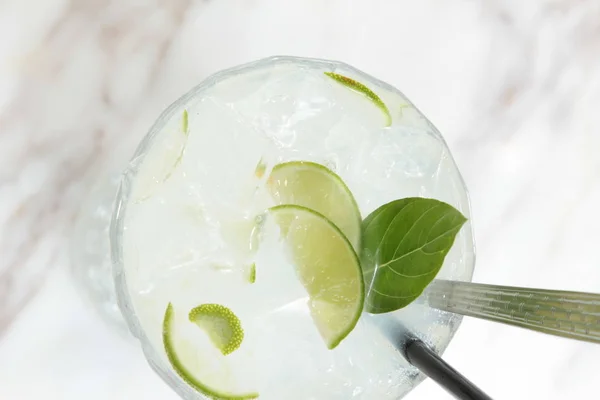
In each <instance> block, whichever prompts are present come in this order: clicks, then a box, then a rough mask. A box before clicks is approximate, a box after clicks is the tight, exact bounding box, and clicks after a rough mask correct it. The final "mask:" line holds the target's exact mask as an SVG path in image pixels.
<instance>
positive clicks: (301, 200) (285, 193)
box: [267, 161, 361, 251]
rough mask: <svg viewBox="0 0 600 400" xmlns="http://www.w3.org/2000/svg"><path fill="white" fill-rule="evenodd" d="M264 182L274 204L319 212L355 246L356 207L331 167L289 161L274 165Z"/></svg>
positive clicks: (357, 236)
mask: <svg viewBox="0 0 600 400" xmlns="http://www.w3.org/2000/svg"><path fill="white" fill-rule="evenodd" d="M267 182H268V183H267V185H268V187H269V191H270V192H271V196H272V197H273V199H274V201H275V202H276V203H277V204H295V205H299V206H303V207H307V208H310V209H312V210H315V211H316V212H318V213H320V214H323V215H324V216H325V217H326V218H327V219H329V220H330V221H331V222H333V223H334V224H335V225H336V226H337V227H338V228H340V230H341V231H342V233H343V234H344V235H346V237H347V238H348V240H349V241H350V243H351V244H352V247H354V250H355V251H358V250H359V246H360V224H361V217H360V211H359V210H358V205H357V204H356V201H355V200H354V197H353V196H352V193H351V192H350V189H348V187H347V186H346V184H345V183H344V181H342V178H340V177H339V176H338V175H336V174H335V173H334V172H333V171H331V170H329V169H328V168H326V167H325V166H323V165H321V164H317V163H313V162H309V161H291V162H286V163H283V164H278V165H276V166H275V167H274V168H273V171H272V172H271V175H270V176H269V179H268V181H267Z"/></svg>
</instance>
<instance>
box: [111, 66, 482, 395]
mask: <svg viewBox="0 0 600 400" xmlns="http://www.w3.org/2000/svg"><path fill="white" fill-rule="evenodd" d="M415 198H424V199H435V200H436V201H438V202H443V204H445V205H449V206H452V207H453V208H454V209H456V210H458V211H459V212H460V213H461V214H462V215H464V217H465V218H468V217H469V214H470V211H469V201H468V196H467V193H466V190H465V186H464V183H463V181H462V178H461V176H460V173H459V171H458V169H457V167H456V165H455V163H454V161H453V159H452V156H451V154H450V151H449V150H448V147H447V146H446V144H445V142H444V140H443V138H442V137H441V135H440V133H439V132H438V131H437V130H436V129H435V127H434V126H433V125H432V124H431V123H430V122H429V121H428V120H427V119H426V118H425V117H424V116H423V115H422V114H421V113H420V112H419V111H418V110H417V109H416V108H415V106H414V105H413V104H412V103H410V101H408V99H407V98H406V97H405V96H404V95H403V94H402V93H400V92H399V91H398V90H397V89H395V88H393V87H392V86H390V85H388V84H386V83H384V82H381V81H379V80H377V79H375V78H373V77H371V76H369V75H367V74H365V73H363V72H361V71H359V70H357V69H355V68H353V67H350V66H348V65H346V64H343V63H339V62H333V61H324V60H313V59H304V58H294V57H272V58H268V59H264V60H260V61H257V62H254V63H251V64H247V65H243V66H241V67H236V68H233V69H230V70H227V71H223V72H220V73H217V74H216V75H214V76H212V77H210V78H209V79H207V80H206V81H204V82H203V83H201V84H200V85H199V86H197V87H195V88H193V89H192V90H191V91H190V92H189V93H187V94H186V95H184V96H183V97H181V98H180V99H179V100H177V101H176V102H175V103H174V104H173V105H171V106H170V107H169V108H168V109H167V110H166V111H165V112H164V113H163V114H162V115H161V116H160V118H159V119H158V121H157V122H156V123H155V125H154V126H153V127H152V129H151V131H150V133H149V134H148V135H147V137H146V138H145V139H144V141H143V142H142V144H141V145H140V146H139V148H138V150H137V152H136V154H135V156H134V157H133V159H132V160H131V162H130V165H129V166H128V168H127V169H126V171H125V172H124V174H123V180H122V184H121V189H120V192H119V195H118V198H117V206H116V208H115V213H114V216H113V222H112V226H111V240H112V243H111V244H112V257H113V263H114V276H115V282H116V288H117V295H118V301H119V306H120V308H121V312H122V313H123V315H124V317H125V319H126V321H127V323H128V325H129V328H130V330H131V331H132V333H133V334H134V335H135V336H136V337H137V338H139V340H140V341H141V343H142V347H143V349H144V352H145V355H146V357H147V358H148V360H149V362H150V364H151V365H152V367H153V368H154V369H155V370H156V371H157V373H158V374H159V375H160V376H161V377H162V378H163V379H164V380H165V381H166V382H167V383H168V384H169V385H170V386H171V387H172V388H173V389H174V390H175V391H176V392H177V393H178V394H179V395H180V396H181V397H182V398H185V399H202V398H215V399H251V398H260V399H289V400H293V399H302V400H306V399H344V400H345V399H382V400H383V399H398V398H400V397H402V396H404V395H405V394H406V393H408V392H409V391H410V390H411V389H412V388H413V387H415V386H416V384H418V382H420V381H421V380H422V379H423V376H422V375H421V374H420V373H419V372H418V370H416V369H415V368H414V367H413V366H411V365H410V364H408V363H407V361H406V360H405V359H404V357H403V356H402V354H401V353H400V352H399V351H398V350H397V348H396V346H397V345H396V343H394V341H393V340H392V339H391V338H393V335H394V332H393V329H394V323H395V322H400V323H402V324H403V326H405V327H406V328H408V329H409V330H410V331H412V332H413V333H414V334H415V335H416V336H418V337H419V338H420V339H422V340H423V341H425V342H426V343H427V344H428V345H430V346H431V347H432V348H433V349H435V351H436V352H438V353H442V352H443V351H444V350H445V348H446V347H447V345H448V343H449V342H450V340H451V338H452V336H453V334H454V333H455V332H456V330H457V328H458V326H459V324H460V321H461V317H460V316H458V315H455V314H452V313H447V312H443V311H439V310H435V309H432V308H429V307H428V306H427V305H426V304H425V303H424V302H423V301H421V299H420V298H419V297H418V293H419V292H418V291H416V292H415V293H416V294H415V296H414V298H410V302H407V303H410V304H408V305H405V306H404V305H403V306H402V307H401V308H399V309H397V310H394V309H385V310H384V309H382V308H378V307H379V306H380V305H381V304H380V302H379V300H377V299H379V298H384V297H400V296H395V295H394V294H390V293H389V292H381V290H379V291H378V288H379V286H377V284H374V282H376V279H374V278H373V276H377V273H378V272H379V269H380V270H381V271H384V270H385V268H386V266H388V265H387V263H380V264H375V267H374V268H370V267H368V266H366V265H365V261H364V259H365V258H364V257H365V254H364V252H365V250H364V247H365V243H366V242H368V239H369V238H365V236H364V235H365V233H364V232H365V223H364V222H363V221H367V219H366V218H367V216H369V215H370V214H372V212H373V211H375V210H378V208H379V207H381V206H383V205H386V204H388V203H390V202H393V201H395V200H398V199H415ZM406 204H408V205H407V207H409V206H410V204H409V202H408V203H406ZM436 204H437V203H436ZM436 207H437V206H436ZM371 220H374V218H372V219H371ZM463 223H464V225H463ZM415 224H416V222H415ZM371 226H373V225H371ZM409 228H410V227H409ZM406 232H408V233H407V235H409V234H414V232H411V231H410V229H408V228H407V230H406ZM452 240H453V242H451V243H450V244H451V247H450V246H448V251H446V252H443V254H442V253H440V254H441V255H440V257H441V258H440V259H439V262H440V265H439V266H440V267H441V269H439V272H438V270H437V269H435V271H433V272H432V273H431V276H430V277H429V278H430V279H433V277H434V276H437V277H438V278H444V279H452V280H470V279H471V276H472V272H473V266H474V248H473V239H472V232H471V226H470V224H469V222H468V220H467V221H466V222H464V221H462V222H461V224H460V225H457V229H456V231H455V232H453V236H452ZM398 242H399V243H400V242H401V241H398ZM417 250H418V251H419V252H423V254H424V255H427V256H429V255H430V253H431V254H433V252H430V253H428V252H427V247H423V246H420V247H419V248H417V249H416V250H415V251H417ZM409 253H412V251H411V252H409ZM409 256H410V254H408V255H407V257H409ZM398 258H400V257H396V258H395V259H394V261H396V260H397V259H398ZM438 258H439V257H438ZM442 261H443V263H442ZM390 265H391V264H390ZM373 269H375V270H373ZM369 271H370V272H369ZM387 272H389V270H388V271H387ZM382 273H383V272H382ZM391 273H394V274H400V275H402V274H401V273H400V272H398V270H395V271H392V272H391ZM427 274H430V272H426V273H423V274H418V275H427ZM429 278H428V279H429ZM380 292H381V293H380ZM377 293H379V294H377ZM370 299H371V300H370ZM413 300H414V301H413ZM380 312H381V313H380Z"/></svg>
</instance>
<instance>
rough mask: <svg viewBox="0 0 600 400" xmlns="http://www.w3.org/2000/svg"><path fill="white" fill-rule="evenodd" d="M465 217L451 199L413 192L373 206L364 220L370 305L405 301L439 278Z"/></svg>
mask: <svg viewBox="0 0 600 400" xmlns="http://www.w3.org/2000/svg"><path fill="white" fill-rule="evenodd" d="M466 221H467V219H466V218H465V217H464V215H462V214H461V213H460V212H459V211H458V210H457V209H455V208H454V207H452V206H451V205H449V204H446V203H443V202H441V201H438V200H435V199H426V198H421V197H411V198H406V199H400V200H394V201H392V202H390V203H387V204H384V205H383V206H381V207H379V208H378V209H377V210H375V211H373V212H372V213H371V214H370V215H369V216H368V217H367V218H366V219H365V220H364V221H363V225H362V252H361V264H362V268H363V275H364V278H365V288H367V298H366V303H365V309H366V311H368V312H370V313H373V314H380V313H386V312H391V311H395V310H398V309H400V308H403V307H406V306H407V305H409V304H410V303H411V302H412V301H413V300H415V299H416V298H417V297H419V295H420V294H421V293H422V292H423V290H424V289H425V288H426V287H427V285H428V284H429V283H430V282H431V281H432V280H433V278H435V276H436V275H437V273H438V272H439V270H440V268H441V267H442V265H443V263H444V258H445V257H446V254H448V251H450V248H451V247H452V244H453V243H454V239H455V238H456V235H457V234H458V232H459V231H460V228H461V227H462V226H463V225H464V223H465V222H466Z"/></svg>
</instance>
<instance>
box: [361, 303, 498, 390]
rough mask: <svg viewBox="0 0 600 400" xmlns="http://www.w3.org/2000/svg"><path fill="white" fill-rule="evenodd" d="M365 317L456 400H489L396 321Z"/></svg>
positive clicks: (387, 318) (405, 356)
mask: <svg viewBox="0 0 600 400" xmlns="http://www.w3.org/2000/svg"><path fill="white" fill-rule="evenodd" d="M365 315H367V318H368V320H369V321H370V322H371V323H372V324H374V325H375V326H376V327H377V328H378V329H379V331H380V332H381V333H382V334H383V335H384V336H385V337H386V338H387V339H388V340H389V341H390V342H391V343H393V344H394V347H396V349H398V351H399V352H400V353H401V354H402V355H403V356H404V358H405V359H406V360H407V361H408V362H409V363H411V364H412V365H413V366H415V367H417V368H418V369H419V370H420V371H421V372H422V373H423V374H425V375H427V376H428V377H430V378H431V379H433V380H434V381H435V382H437V383H438V384H439V385H440V386H441V387H443V388H444V389H446V390H447V391H448V392H449V393H451V394H452V395H454V397H456V398H457V399H460V400H492V398H491V397H490V396H488V395H487V394H485V393H484V392H483V391H482V390H481V389H479V388H478V387H477V386H475V385H474V384H473V383H472V382H471V381H469V380H468V379H467V378H465V377H464V376H463V375H461V374H460V373H459V372H458V371H457V370H455V369H454V368H452V367H451V366H450V365H448V363H446V362H445V361H444V360H442V358H441V357H440V356H438V355H437V354H436V353H435V351H433V350H432V349H431V348H430V347H429V346H427V345H426V344H425V342H423V341H422V340H421V339H419V338H418V337H417V336H416V335H415V334H414V333H413V332H412V331H411V330H410V329H408V328H407V327H406V326H405V325H404V324H403V323H402V322H400V321H399V320H397V319H396V318H390V317H389V316H386V315H385V314H380V315H373V314H365Z"/></svg>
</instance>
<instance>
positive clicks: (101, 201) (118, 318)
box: [71, 57, 474, 399]
mask: <svg viewBox="0 0 600 400" xmlns="http://www.w3.org/2000/svg"><path fill="white" fill-rule="evenodd" d="M278 62H292V63H312V62H315V61H313V60H308V59H299V58H293V57H271V58H268V59H263V60H261V61H258V62H254V63H252V64H249V65H244V66H242V67H236V68H233V69H231V70H225V71H222V72H219V73H217V74H215V75H213V76H211V77H210V78H208V79H207V80H205V81H204V82H203V83H201V84H200V85H198V86H196V87H195V88H193V89H192V90H191V91H190V92H188V93H187V94H185V95H184V96H182V97H181V98H179V99H178V100H177V101H176V102H175V103H173V104H172V105H171V106H170V107H168V108H167V109H166V110H165V111H164V112H163V113H162V115H161V116H160V117H159V118H158V119H157V121H156V122H155V123H154V125H153V126H152V128H151V129H150V131H149V132H148V134H147V135H146V137H145V138H144V139H143V140H142V142H141V143H140V145H139V147H138V148H137V151H136V152H135V154H134V155H133V157H132V161H131V163H130V164H129V165H127V166H124V168H123V172H122V173H121V174H118V175H116V176H115V175H112V176H109V177H107V178H106V179H105V180H104V181H102V182H100V183H99V184H98V185H97V186H96V188H95V189H94V191H93V192H91V193H90V196H89V200H88V203H87V204H86V205H85V206H84V207H83V210H84V212H83V213H82V214H81V216H80V218H79V220H78V223H77V227H76V230H75V232H74V235H73V239H72V252H71V256H72V262H73V271H74V275H75V276H76V278H77V280H78V281H79V282H80V284H81V286H82V289H83V290H82V291H83V293H84V294H85V295H86V296H89V297H90V298H91V300H92V301H93V303H94V304H95V305H96V306H97V309H98V310H99V311H100V312H101V314H102V315H103V316H104V317H105V318H106V319H107V320H108V321H109V322H110V323H112V324H113V325H114V326H116V327H118V329H121V330H128V331H129V332H130V333H131V334H132V335H133V336H134V337H135V338H137V339H138V340H139V342H140V344H141V346H142V348H143V351H144V354H145V356H146V358H147V360H148V362H149V363H150V365H151V366H152V368H153V369H154V370H155V371H156V373H157V374H158V375H159V376H160V377H161V378H162V379H163V380H164V381H165V382H167V384H168V385H169V386H171V387H172V388H173V389H174V390H175V391H176V392H177V393H178V394H179V395H180V396H181V397H182V398H184V399H198V398H202V396H200V395H199V394H198V393H197V392H196V391H195V390H194V389H192V388H191V387H189V386H188V385H187V384H185V383H184V382H183V381H182V380H181V379H180V378H179V377H178V376H177V374H175V373H174V372H173V370H172V369H171V368H170V366H169V365H168V363H166V362H165V357H164V356H163V355H161V353H160V352H161V349H157V348H154V347H153V346H152V345H151V344H150V341H149V340H148V337H147V335H146V333H145V332H144V330H143V329H142V327H141V324H140V321H139V319H138V317H137V315H136V312H135V310H134V307H133V305H132V301H131V297H130V294H129V293H128V289H127V282H126V279H125V273H124V266H123V254H122V252H123V249H122V245H123V242H122V238H123V229H124V216H125V213H126V211H127V204H128V200H129V196H130V189H131V182H132V180H134V179H135V177H136V171H137V166H139V165H140V162H141V160H142V159H143V158H144V156H145V154H146V153H147V151H148V149H149V148H150V147H151V146H152V144H153V141H154V140H155V138H156V137H157V135H158V134H159V133H160V131H161V128H162V127H163V126H164V125H165V124H166V123H167V121H168V120H170V119H171V118H172V117H173V116H174V115H175V113H178V114H177V115H180V114H179V113H180V110H182V109H183V107H184V105H185V104H186V103H187V102H188V101H190V99H193V98H194V97H196V96H198V94H199V93H201V92H202V91H203V90H205V88H206V87H207V86H209V85H212V84H213V83H214V82H217V81H219V80H222V79H227V78H228V77H229V76H232V75H235V74H239V73H244V72H247V71H251V70H255V69H259V68H263V67H265V66H268V65H270V64H276V63H278ZM339 65H341V66H344V68H346V69H351V70H353V71H356V73H357V74H358V75H364V76H368V75H366V74H364V73H363V72H361V71H359V70H357V69H354V68H352V67H350V66H348V65H345V64H342V63H339ZM411 107H414V106H412V104H411ZM415 110H416V108H415ZM423 121H425V122H426V126H428V127H429V129H431V134H432V135H437V137H439V140H441V141H442V143H443V139H442V138H441V135H440V134H439V132H438V131H437V130H436V129H435V128H434V127H433V125H432V124H431V123H429V121H427V120H426V119H423ZM444 147H445V144H444ZM445 150H446V151H445V152H444V154H443V158H444V160H440V165H442V162H443V163H445V164H444V166H445V167H447V168H451V169H453V173H455V174H457V176H458V177H459V182H460V184H459V185H458V186H457V187H454V188H453V192H452V193H453V194H452V195H451V197H452V196H453V198H451V199H449V200H450V201H449V202H451V203H453V204H454V205H455V206H457V208H459V209H460V210H461V211H462V212H463V214H465V215H466V216H467V217H469V215H470V206H469V200H468V195H467V192H466V188H465V186H464V183H462V179H461V178H460V174H459V173H458V170H457V169H456V165H455V164H454V161H453V160H452V157H451V155H450V153H449V151H448V150H447V147H445ZM111 220H112V223H111ZM109 224H110V230H109ZM464 232H465V233H464V234H463V235H462V236H461V237H460V238H459V240H457V243H456V244H455V246H456V247H457V248H458V250H457V251H459V252H460V254H461V258H460V262H459V263H460V265H459V266H458V268H453V269H452V268H443V269H442V271H441V273H440V277H442V278H445V279H452V280H459V281H461V280H462V281H470V280H471V277H472V274H473V268H474V245H473V237H472V232H471V226H470V224H467V225H466V226H465V228H464ZM113 274H114V280H113ZM402 312H403V313H404V314H402V313H401V314H400V316H399V317H398V318H399V319H400V320H402V318H403V316H404V317H406V318H408V319H413V320H414V318H420V316H421V317H422V319H423V321H424V322H423V323H424V324H425V325H424V326H422V327H415V329H417V330H418V331H419V333H418V336H420V337H421V338H422V339H423V340H424V341H425V342H426V343H427V344H429V345H430V346H431V347H432V348H433V349H434V350H435V351H436V352H438V353H439V354H441V353H443V352H444V350H445V349H446V347H447V346H448V344H449V343H450V341H451V339H452V337H453V336H454V334H455V332H456V330H457V329H458V327H459V325H460V322H461V319H462V317H461V316H459V315H456V314H453V313H448V312H444V311H439V310H435V309H432V308H429V307H428V306H427V304H426V302H424V301H423V300H422V299H418V300H417V301H415V303H414V305H411V306H409V307H407V308H406V309H405V310H402ZM431 320H435V321H436V324H434V325H431V326H427V323H428V321H431ZM410 368H412V367H410ZM407 376H408V379H407V380H406V382H403V383H402V386H403V387H402V391H401V393H400V394H401V395H402V396H403V395H405V394H407V393H408V392H409V391H410V390H412V389H413V388H414V387H415V386H416V385H417V384H418V383H419V382H421V381H422V380H423V379H424V376H423V375H422V374H421V373H420V372H419V371H418V370H416V369H414V368H413V370H412V373H411V374H408V375H407Z"/></svg>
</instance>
